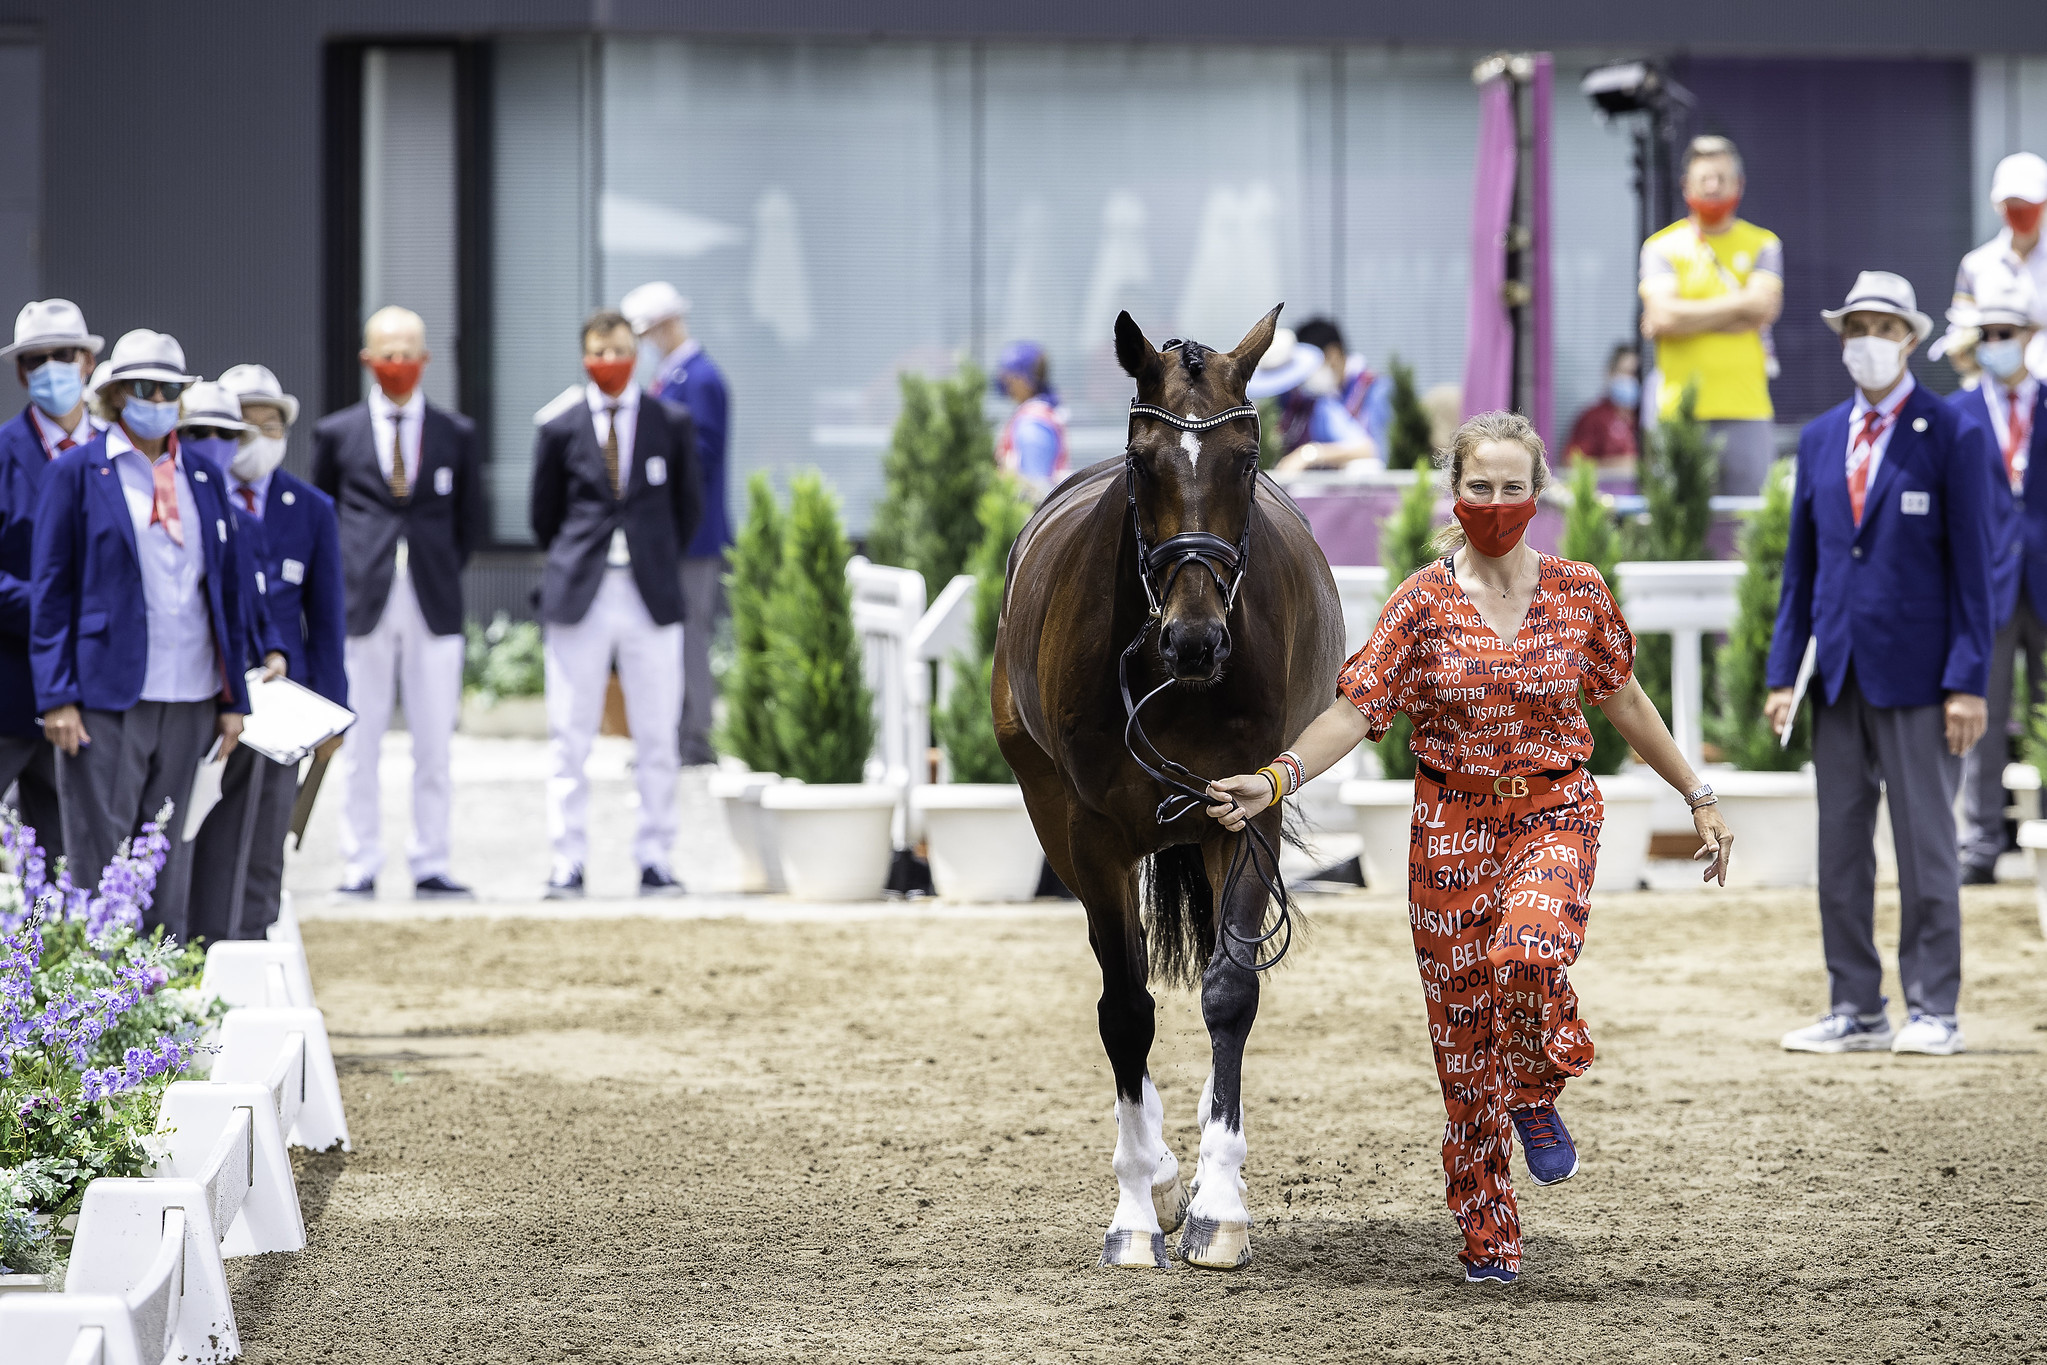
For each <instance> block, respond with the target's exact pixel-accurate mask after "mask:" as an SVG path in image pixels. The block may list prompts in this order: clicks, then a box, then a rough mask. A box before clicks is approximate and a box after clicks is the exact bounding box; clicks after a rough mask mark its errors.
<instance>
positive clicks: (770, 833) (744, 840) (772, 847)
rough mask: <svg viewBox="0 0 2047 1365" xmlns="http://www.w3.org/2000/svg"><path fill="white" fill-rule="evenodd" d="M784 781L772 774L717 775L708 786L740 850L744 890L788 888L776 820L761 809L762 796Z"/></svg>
mask: <svg viewBox="0 0 2047 1365" xmlns="http://www.w3.org/2000/svg"><path fill="white" fill-rule="evenodd" d="M781 780H782V779H781V778H779V777H777V776H776V775H775V774H773V773H752V772H715V773H712V774H711V776H710V780H709V781H708V782H707V783H706V784H705V786H706V788H707V789H708V790H709V792H710V795H711V799H712V800H714V801H716V802H717V803H718V805H719V807H720V808H721V809H723V810H724V812H725V828H726V829H727V830H729V831H731V834H732V843H733V846H734V847H735V848H736V849H737V850H738V853H739V889H740V890H741V891H748V892H756V893H758V892H769V891H786V890H787V889H788V887H787V886H786V885H785V884H784V883H783V881H782V852H781V849H780V848H779V847H778V846H777V845H776V843H775V821H774V818H773V817H772V816H770V815H767V814H765V813H764V812H763V811H762V810H761V793H762V792H764V791H766V790H767V789H768V788H769V787H772V786H774V785H775V784H776V783H778V782H780V781H781Z"/></svg>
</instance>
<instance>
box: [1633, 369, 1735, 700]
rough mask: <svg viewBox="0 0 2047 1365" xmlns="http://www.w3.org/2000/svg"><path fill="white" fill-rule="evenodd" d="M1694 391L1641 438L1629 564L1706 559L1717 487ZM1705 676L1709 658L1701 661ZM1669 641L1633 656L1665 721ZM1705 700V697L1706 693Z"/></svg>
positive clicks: (1648, 642) (1653, 639)
mask: <svg viewBox="0 0 2047 1365" xmlns="http://www.w3.org/2000/svg"><path fill="white" fill-rule="evenodd" d="M1698 397H1699V393H1698V386H1697V385H1696V383H1694V384H1689V385H1687V386H1686V387H1685V392H1684V397H1683V399H1682V400H1681V401H1680V402H1679V403H1678V409H1677V412H1676V413H1675V414H1673V415H1672V416H1670V417H1667V418H1665V419H1664V420H1663V421H1662V422H1660V423H1658V424H1657V425H1656V427H1655V428H1654V429H1652V430H1650V431H1649V432H1647V433H1645V434H1646V435H1647V437H1648V439H1647V440H1646V441H1645V442H1644V443H1643V444H1644V449H1643V451H1642V458H1641V460H1640V462H1639V463H1638V464H1637V465H1636V478H1637V479H1638V480H1639V482H1640V485H1641V489H1642V496H1643V498H1644V500H1645V501H1647V503H1648V505H1649V515H1648V520H1647V522H1646V523H1644V524H1641V525H1638V526H1635V527H1633V528H1631V529H1632V531H1633V535H1632V536H1631V537H1630V544H1629V547H1628V548H1629V552H1630V554H1631V555H1632V557H1633V558H1635V559H1654V560H1666V561H1667V560H1685V559H1704V558H1705V557H1706V528H1707V527H1708V526H1710V525H1711V524H1712V521H1713V508H1712V497H1713V490H1714V489H1715V488H1717V487H1718V486H1719V483H1720V456H1719V452H1718V450H1717V448H1716V442H1715V441H1714V439H1713V438H1712V437H1711V436H1710V435H1708V434H1707V431H1706V428H1705V427H1704V426H1703V425H1702V424H1701V423H1700V422H1699V420H1698V416H1697V412H1698ZM1704 662H1705V668H1706V671H1707V672H1708V674H1709V675H1710V673H1711V671H1712V668H1713V654H1712V653H1711V652H1710V651H1709V652H1708V653H1707V655H1706V658H1705V661H1704ZM1670 668H1671V665H1670V637H1669V636H1668V635H1651V636H1648V637H1647V638H1645V639H1644V640H1642V642H1641V644H1640V645H1639V647H1638V648H1637V649H1636V651H1635V676H1636V677H1637V678H1639V679H1640V680H1641V683H1642V690H1643V691H1645V692H1647V693H1648V694H1649V699H1650V700H1651V701H1653V702H1655V703H1656V709H1657V710H1658V711H1660V712H1662V713H1663V715H1664V717H1665V718H1666V719H1667V718H1668V717H1669V716H1670ZM1708 694H1709V695H1710V694H1711V689H1710V687H1709V688H1708Z"/></svg>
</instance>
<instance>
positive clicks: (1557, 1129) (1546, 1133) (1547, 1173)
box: [1509, 1104, 1578, 1185]
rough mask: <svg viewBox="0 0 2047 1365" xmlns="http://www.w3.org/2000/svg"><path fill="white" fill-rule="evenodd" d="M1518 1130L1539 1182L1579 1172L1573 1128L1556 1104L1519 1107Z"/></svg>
mask: <svg viewBox="0 0 2047 1365" xmlns="http://www.w3.org/2000/svg"><path fill="white" fill-rule="evenodd" d="M1509 1117H1510V1118H1512V1119H1513V1120H1514V1132H1515V1133H1516V1134H1517V1135H1518V1136H1519V1137H1520V1139H1521V1155H1522V1157H1523V1158H1524V1159H1525V1160H1526V1161H1527V1162H1528V1174H1529V1175H1530V1176H1532V1177H1534V1179H1535V1183H1536V1184H1538V1185H1557V1184H1561V1183H1563V1182H1564V1181H1566V1180H1569V1179H1570V1178H1571V1177H1572V1176H1574V1175H1576V1174H1578V1147H1577V1144H1576V1143H1574V1142H1572V1141H1571V1130H1570V1129H1568V1128H1566V1127H1564V1119H1563V1116H1562V1115H1561V1114H1559V1113H1557V1107H1556V1106H1555V1105H1554V1104H1539V1105H1537V1106H1536V1107H1535V1108H1533V1109H1516V1110H1515V1111H1514V1112H1513V1113H1512V1114H1511V1115H1509Z"/></svg>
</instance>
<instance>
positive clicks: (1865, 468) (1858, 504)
mask: <svg viewBox="0 0 2047 1365" xmlns="http://www.w3.org/2000/svg"><path fill="white" fill-rule="evenodd" d="M1883 427H1884V415H1883V413H1882V412H1880V411H1878V410H1877V409H1875V408H1871V409H1870V410H1869V411H1868V412H1866V413H1864V414H1863V415H1862V430H1860V431H1858V432H1856V433H1855V444H1854V445H1853V446H1851V447H1850V448H1849V451H1848V505H1849V506H1850V507H1852V508H1853V509H1854V511H1855V524H1856V525H1857V526H1860V525H1862V500H1863V498H1864V497H1865V496H1867V495H1868V493H1869V461H1870V457H1871V456H1873V455H1875V454H1876V438H1877V436H1878V435H1879V434H1881V433H1882V431H1883Z"/></svg>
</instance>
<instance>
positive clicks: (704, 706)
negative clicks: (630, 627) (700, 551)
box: [682, 555, 725, 767]
mask: <svg viewBox="0 0 2047 1365" xmlns="http://www.w3.org/2000/svg"><path fill="white" fill-rule="evenodd" d="M724 572H725V557H724V556H723V555H691V556H689V557H688V558H686V559H684V560H683V561H682V611H683V617H682V762H683V765H684V766H685V767H688V766H691V765H694V764H698V763H716V762H717V761H718V751H717V750H716V749H714V748H712V747H711V702H712V701H713V700H714V699H715V698H716V696H717V688H716V686H715V685H714V684H713V683H712V682H711V640H712V638H713V637H714V636H716V635H717V633H718V617H719V615H720V614H721V613H722V612H723V611H724V607H725V588H724V585H723V584H722V583H720V582H719V581H718V580H719V576H720V575H722V574H723V573H724Z"/></svg>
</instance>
